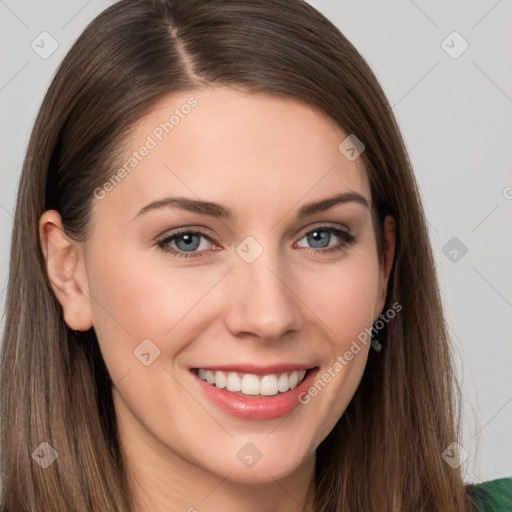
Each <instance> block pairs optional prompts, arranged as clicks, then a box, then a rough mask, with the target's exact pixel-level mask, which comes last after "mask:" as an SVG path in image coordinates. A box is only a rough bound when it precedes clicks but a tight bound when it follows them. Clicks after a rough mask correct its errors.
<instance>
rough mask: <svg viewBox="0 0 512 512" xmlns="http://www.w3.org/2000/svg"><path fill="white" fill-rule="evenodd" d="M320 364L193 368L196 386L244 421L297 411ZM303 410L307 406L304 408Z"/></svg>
mask: <svg viewBox="0 0 512 512" xmlns="http://www.w3.org/2000/svg"><path fill="white" fill-rule="evenodd" d="M318 371H319V367H312V366H307V365H291V364H280V365H273V366H267V367H255V366H252V365H237V366H231V365H229V366H220V367H219V366H218V367H213V366H212V367H207V368H200V367H196V368H190V372H191V375H192V377H193V379H194V381H195V382H196V386H198V387H199V389H200V391H201V392H203V393H204V396H205V397H206V398H207V399H208V400H209V401H210V402H211V403H212V404H213V405H215V406H216V407H218V408H219V409H220V410H221V411H222V412H224V413H227V414H229V415H230V416H235V417H236V418H240V419H244V420H270V419H274V418H278V417H282V416H286V415H288V414H290V413H291V412H293V411H294V410H295V409H297V407H298V406H299V405H301V402H300V400H299V398H298V397H299V396H300V395H301V393H303V392H305V391H307V389H308V388H309V387H310V386H311V384H312V383H313V382H314V379H315V375H316V374H317V373H318ZM301 409H302V410H304V409H305V408H304V407H302V408H301Z"/></svg>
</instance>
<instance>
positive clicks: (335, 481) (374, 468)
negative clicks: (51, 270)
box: [0, 0, 471, 512]
mask: <svg viewBox="0 0 512 512" xmlns="http://www.w3.org/2000/svg"><path fill="white" fill-rule="evenodd" d="M210 84H212V85H223V86H236V87H239V88H243V89H244V90H247V91H248V92H264V93H267V94H274V95H278V96H283V97H293V98H298V99H300V100H302V101H303V102H305V103H307V104H309V105H311V106H314V107H317V108H320V109H321V110H323V111H324V112H325V113H326V114H327V115H328V116H329V118H330V119H332V120H333V121H334V122H336V123H337V124H338V125H339V126H341V127H342V128H343V129H344V131H345V132H347V133H349V134H352V133H353V134H356V135H357V137H358V138H359V139H360V140H361V141H363V143H364V145H365V147H366V148H365V151H364V153H363V154H362V155H361V158H362V159H363V162H364V164H365V167H366V170H367V173H368V176H369V180H370V184H371V195H372V201H373V203H374V206H375V208H376V211H377V213H378V216H379V222H377V226H376V228H377V229H376V236H377V242H378V249H379V254H380V255H381V256H382V230H381V229H379V228H380V227H381V226H380V222H382V219H383V218H384V216H385V215H387V214H391V215H392V216H393V217H394V218H395V220H396V223H397V227H396V239H397V246H396V252H395V261H394V265H393V269H392V273H391V277H390V281H389V286H388V294H387V302H386V306H385V309H387V308H389V307H390V305H392V304H395V303H399V304H400V305H401V306H402V311H401V312H400V314H399V315H397V316H396V318H394V319H393V320H392V321H391V322H389V323H387V324H386V325H385V327H384V328H383V329H382V330H381V331H380V332H379V337H378V339H379V343H380V344H381V345H382V349H381V350H380V351H379V352H377V351H373V350H372V351H370V355H369V359H368V363H367V366H366V369H365V372H364V375H363V378H362V380H361V383H360V385H359V388H358V390H357V392H356V394H355V396H354V397H353V399H352V401H351V403H350V404H349V406H348V408H347V410H346V411H345V413H344V414H343V416H342V417H341V419H340V420H339V421H338V423H337V425H336V426H335V428H334V429H333V431H332V432H331V433H330V434H329V435H328V437H327V438H326V439H325V440H324V441H323V442H322V443H321V445H320V446H319V448H318V450H317V463H316V472H315V480H316V482H315V484H316V495H315V512H335V511H337V512H341V511H344V512H361V511H365V512H372V511H373V512H382V511H400V512H404V511H414V512H418V511H428V512H433V511H450V512H463V511H469V510H471V499H470V496H469V493H468V491H467V490H466V488H465V486H464V483H463V479H462V475H461V472H460V469H458V468H455V469H453V468H452V467H451V466H450V465H448V464H447V463H446V462H445V461H444V460H443V458H442V452H443V450H445V448H447V446H448V445H450V443H452V442H453V441H456V440H457V439H458V437H459V427H458V425H459V395H460V391H459V388H458V386H457V382H456V379H455V376H454V374H453V370H452V360H451V353H450V346H449V344H448V338H447V329H446V325H445V320H444V316H443V311H442V308H441V301H440V296H439V292H438V284H437V280H436V273H435V268H434V262H433V258H432V253H431V248H430V243H429V239H428V234H427V229H426V221H425V218H424V214H423V209H422V205H421V202H420V199H419V194H418V190H417V187H416V183H415V180H414V176H413V172H412V169H411V164H410V162H409V159H408V156H407V152H406V149H405V146H404V142H403V140H402V137H401V135H400V132H399V129H398V127H397V124H396V121H395V118H394V116H393V113H392V110H391V107H390V105H389V103H388V101H387V99H386V97H385V95H384V93H383V91H382V89H381V87H380V85H379V83H378V81H377V79H376V77H375V76H374V74H373V73H372V71H371V70H370V67H369V66H368V64H367V63H366V61H365V60H364V59H363V57H362V56H361V55H360V54H359V53H358V52H357V50H356V49H355V48H354V47H353V46H352V45H351V44H350V42H349V41H347V39H346V38H345V37H344V36H343V35H342V34H341V33H340V32H339V30H338V29H337V28H336V27H335V26H334V25H333V24H332V23H331V22H329V21H328V20H327V19H326V18H325V17H324V16H322V15H321V14H320V13H319V12H317V11H316V10H315V9H314V8H313V7H311V6H310V5H308V4H307V3H305V2H303V1H301V0H208V1H206V0H121V1H119V2H117V3H116V4H114V5H112V6H111V7H109V8H108V9H106V10H105V11H104V12H103V13H101V14H100V15H99V16H98V17H97V18H96V19H95V20H94V21H93V22H92V23H91V24H90V25H89V26H88V27H87V28H86V29H85V31H84V32H83V33H82V35H81V36H80V37H79V38H78V40H77V41H76V43H75V44H74V45H73V47H72V48H71V50H70V51H69V53H68V54H67V55H66V57H65V59H64V60H63V62H62V64H61V65H60V67H59V69H58V71H57V73H56V75H55V77H54V79H53V81H52V83H51V85H50V88H49V90H48V92H47V94H46V97H45V99H44V101H43V104H42V106H41V109H40V112H39V115H38V117H37V120H36V123H35V126H34V129H33V132H32V136H31V139H30V142H29V146H28V150H27V154H26V158H25V161H24V165H23V171H22V176H21V181H20V186H19V193H18V199H17V207H16V215H15V222H14V231H13V238H12V253H11V262H10V275H9V285H8V291H7V302H6V321H5V331H4V338H3V346H2V368H1V382H0V385H1V392H2V396H1V411H2V433H1V450H2V452H1V471H2V473H1V476H2V487H3V489H2V497H1V506H2V510H3V511H5V512H25V511H26V512H28V511H31V512H35V511H44V512H48V511H52V512H70V511H84V510H97V511H101V512H109V511H122V512H129V511H133V505H132V503H131V495H130V489H129V487H128V483H127V479H126V476H125V469H124V466H123V457H122V453H121V450H120V445H119V440H118V437H117V428H116V423H115V414H114V409H113V403H112V394H111V386H112V382H111V380H110V376H109V374H108V371H107V369H106V367H105V365H104V362H103V360H102V357H101V353H100V352H99V348H98V342H97V339H96V336H95V333H94V329H93V328H92V329H91V330H89V331H88V332H85V333H80V332H79V333H74V332H73V331H71V330H70V329H69V328H68V327H67V326H66V324H65V322H64V319H63V316H62V310H61V308H60V305H59V303H58V301H57V300H56V298H55V296H54V294H53V292H52V290H51V288H50V285H49V281H48V278H47V275H46V271H45V264H44V260H43V256H42V251H41V246H40V242H39V235H38V221H39V218H40V216H41V215H42V214H43V212H44V211H46V210H49V209H56V210H58V211H59V213H60V214H61V216H62V220H63V227H64V230H65V232H66V233H67V234H69V235H70V236H72V237H74V238H76V239H85V238H86V235H87V229H88V226H89V220H90V214H91V205H92V199H93V191H94V190H95V188H96V187H99V186H101V185H102V184H103V183H104V182H105V180H106V179H108V177H109V176H110V175H112V173H113V171H114V170H115V169H116V165H117V164H118V161H119V159H120V158H121V155H122V150H123V141H125V140H126V137H127V135H128V134H129V133H130V130H131V128H132V127H133V126H134V123H136V121H137V120H139V119H141V118H142V117H143V116H144V115H145V114H146V113H148V111H149V110H150V109H151V107H152V106H153V105H154V104H155V103H156V102H157V101H158V100H160V99H161V98H162V97H163V96H164V95H169V94H172V93H173V92H181V91H193V90H194V89H196V88H198V87H203V86H207V85H210ZM340 142H341V141H340ZM43 442H47V443H48V444H49V445H50V446H51V447H53V448H54V449H55V450H56V452H57V454H58V458H57V460H55V462H54V463H53V464H52V465H50V466H49V467H48V468H46V469H43V468H42V467H40V466H39V465H38V464H36V463H35V462H34V460H33V457H32V456H31V454H32V453H33V452H34V451H35V450H36V448H37V447H39V446H40V445H41V443H43ZM39 449H40V450H41V449H43V448H39ZM45 449H48V448H45Z"/></svg>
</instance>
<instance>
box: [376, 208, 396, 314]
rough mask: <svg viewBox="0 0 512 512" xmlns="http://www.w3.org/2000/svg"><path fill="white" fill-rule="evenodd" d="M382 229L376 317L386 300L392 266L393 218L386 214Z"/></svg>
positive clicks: (394, 233) (394, 225) (393, 244)
mask: <svg viewBox="0 0 512 512" xmlns="http://www.w3.org/2000/svg"><path fill="white" fill-rule="evenodd" d="M383 231H384V247H383V252H384V254H383V256H384V258H383V259H384V261H383V262H381V264H380V277H379V301H378V312H376V318H378V316H379V315H380V314H381V313H382V310H383V309H384V304H385V302H386V295H387V289H388V281H389V275H390V274H391V269H392V267H393V260H394V257H395V240H396V236H395V235H396V223H395V219H394V218H393V217H391V216H390V215H388V216H387V217H386V218H385V219H384V225H383Z"/></svg>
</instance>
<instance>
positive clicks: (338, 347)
mask: <svg viewBox="0 0 512 512" xmlns="http://www.w3.org/2000/svg"><path fill="white" fill-rule="evenodd" d="M191 98H193V99H191ZM187 105H188V106H187ZM173 115H174V117H173V118H171V116H173ZM166 122H167V123H168V124H165V123H166ZM347 135H348V134H346V133H343V131H342V130H340V129H339V128H335V127H334V125H333V123H331V122H329V121H328V120H327V119H326V117H325V116H323V115H321V114H320V113H318V112H317V111H315V110H313V109H311V108H310V107H308V106H305V105H304V104H301V103H299V102H296V101H294V100H291V99H283V98H277V97H275V96H274V97H273V96H269V95H254V94H247V93H244V92H239V91H236V90H234V89H228V88H206V89H203V90H201V91H192V92H188V93H182V94H176V95H173V96H172V97H169V98H166V99H165V100H164V101H161V102H160V103H159V104H158V105H157V106H156V107H155V108H154V109H153V110H152V111H151V112H150V113H149V115H147V117H146V118H144V119H143V120H142V121H141V122H140V123H138V124H137V126H136V129H135V131H134V132H133V133H132V135H131V136H130V139H129V140H128V141H127V144H126V153H125V156H126V158H125V162H126V164H127V165H126V166H125V172H122V171H120V172H117V170H115V171H116V172H117V175H116V176H117V177H116V178H113V179H111V180H110V182H109V183H110V184H107V185H106V186H105V187H102V188H101V190H100V189H97V190H96V191H95V198H94V199H93V215H92V223H91V226H90V231H89V233H88V240H87V243H86V244H85V245H84V246H80V247H81V250H83V253H81V254H82V256H83V266H80V265H79V266H77V271H76V274H75V276H76V281H78V282H79V283H80V285H81V287H77V290H78V291H77V292H76V293H77V294H78V293H82V294H83V296H82V298H81V299H80V300H84V301H86V306H85V307H82V308H81V309H80V312H79V313H78V316H79V317H80V320H81V323H80V325H81V326H84V325H86V324H87V323H88V322H90V325H92V326H94V329H95V332H96V334H97V337H98V340H99V344H100V347H101V351H102V354H103V357H104V360H105V363H106V366H107V368H108V371H109V373H110V375H111V377H112V381H113V383H114V388H113V396H114V403H115V407H116V414H117V418H118V423H119V430H120V434H121V440H122V443H123V445H124V446H125V448H126V450H127V451H128V452H130V453H132V455H133V456H134V457H136V458H137V459H138V460H139V461H142V460H151V461H153V462H154V463H156V464H160V463H161V464H163V465H165V464H167V463H169V462H170V461H171V462H172V463H173V464H175V465H176V464H178V465H180V467H185V466H188V467H190V466H193V467H194V468H195V469H196V470H197V471H203V472H204V471H207V472H209V473H213V474H215V475H219V476H221V477H222V478H224V477H227V478H229V479H230V480H233V481H239V482H265V481H270V480H275V479H278V478H283V477H285V476H286V475H289V474H291V473H292V472H293V471H300V468H301V467H304V465H305V464H310V463H311V461H312V458H314V452H315V449H316V448H317V447H318V445H319V444H320V442H321V441H322V440H323V439H324V438H325V437H326V436H327V434H328V433H329V432H330V431H331V429H332V428H333V427H334V425H335V424H336V422H337V421H338V419H339V418H340V416H341V415H342V414H343V412H344V410H345V408H346V407H347V405H348V403H349V402H350V400H351V398H352V396H353V394H354V392H355V391H356V388H357V386H358V384H359V382H360V379H361V376H362V373H363V370H364V368H365V364H366V361H367V355H368V350H369V344H368V343H366V344H364V343H361V342H360V341H358V335H360V334H361V333H362V332H364V330H365V328H370V327H371V325H372V323H373V321H374V320H375V319H376V318H378V316H379V315H380V314H381V312H382V308H383V305H384V296H385V287H386V283H387V275H388V272H389V268H387V269H386V268H383V267H380V266H379V260H378V255H377V248H376V241H375V236H374V231H373V225H372V217H371V213H370V209H369V207H368V205H369V204H370V203H371V196H370V189H369V183H368V179H367V176H366V172H365V169H364V166H363V163H362V160H361V159H360V158H355V159H354V154H353V153H354V152H348V153H347V152H342V151H341V150H340V149H339V148H338V147H339V145H340V143H341V142H342V141H343V140H344V139H345V138H346V137H347ZM141 148H142V149H141ZM143 148H146V149H143ZM355 154H356V155H357V153H355ZM347 156H350V157H351V158H348V157H347ZM130 159H131V160H130ZM338 195H341V196H342V199H343V198H344V200H341V201H340V202H332V204H331V205H330V207H329V208H324V207H325V206H328V205H325V204H324V207H321V208H320V207H318V208H315V207H312V204H314V203H320V204H322V202H323V201H325V200H326V199H329V198H333V197H335V196H338ZM177 198H180V199H181V206H180V203H178V202H177V201H176V199H177ZM206 202H207V203H208V204H206ZM213 203H215V204H216V205H219V206H214V205H213ZM365 203H367V204H365ZM220 205H222V206H220ZM227 211H229V212H230V215H229V216H228V215H225V214H226V212H227ZM301 212H302V214H301ZM178 232H180V234H178ZM388 236H391V235H389V234H388ZM75 245H76V244H75ZM391 245H392V244H391ZM387 255H388V260H389V257H390V256H391V258H392V247H391V246H390V247H388V252H387ZM82 256H81V257H82ZM388 267H389V265H388ZM80 269H83V273H80V272H81V270H80ZM80 290H81V292H80ZM84 290H88V292H87V293H86V292H85V291H84ZM66 300H67V299H65V300H61V302H63V306H64V310H66V307H67V305H66ZM77 300H78V299H77ZM71 317H73V318H75V319H76V314H73V315H71V314H69V315H68V316H67V319H68V320H67V321H68V324H70V326H72V327H73V325H71V324H73V321H72V320H69V319H70V318H71ZM354 341H356V342H357V345H358V346H359V350H358V351H356V350H355V349H354V344H353V342H354ZM347 351H349V352H351V353H352V355H353V357H352V358H350V359H348V358H347V357H346V356H345V354H346V353H347ZM342 360H343V361H344V362H343V363H341V361H342ZM336 362H338V363H340V364H338V365H336ZM340 366H341V368H340ZM326 373H329V374H330V378H328V376H327V377H325V375H326ZM322 376H323V377H322ZM204 379H208V381H210V382H207V381H205V380H204ZM301 379H304V380H303V381H302V382H301ZM297 380H298V381H299V382H298V383H297ZM226 386H227V387H228V388H230V389H231V390H228V389H227V388H226ZM315 386H316V387H315ZM290 388H293V389H290ZM240 389H241V391H237V390H240ZM311 389H316V392H315V391H312V392H309V391H310V390H311ZM347 441H348V442H349V441H350V440H347ZM227 475H228V476H227Z"/></svg>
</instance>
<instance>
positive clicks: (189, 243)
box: [176, 234, 200, 250]
mask: <svg viewBox="0 0 512 512" xmlns="http://www.w3.org/2000/svg"><path fill="white" fill-rule="evenodd" d="M193 238H195V239H196V240H193ZM182 240H183V241H185V245H184V246H183V247H180V243H179V242H180V241H182ZM199 242H200V239H199V237H198V236H197V235H193V234H188V235H179V236H178V237H176V247H178V249H180V250H187V249H192V250H194V249H197V247H198V246H199Z"/></svg>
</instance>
